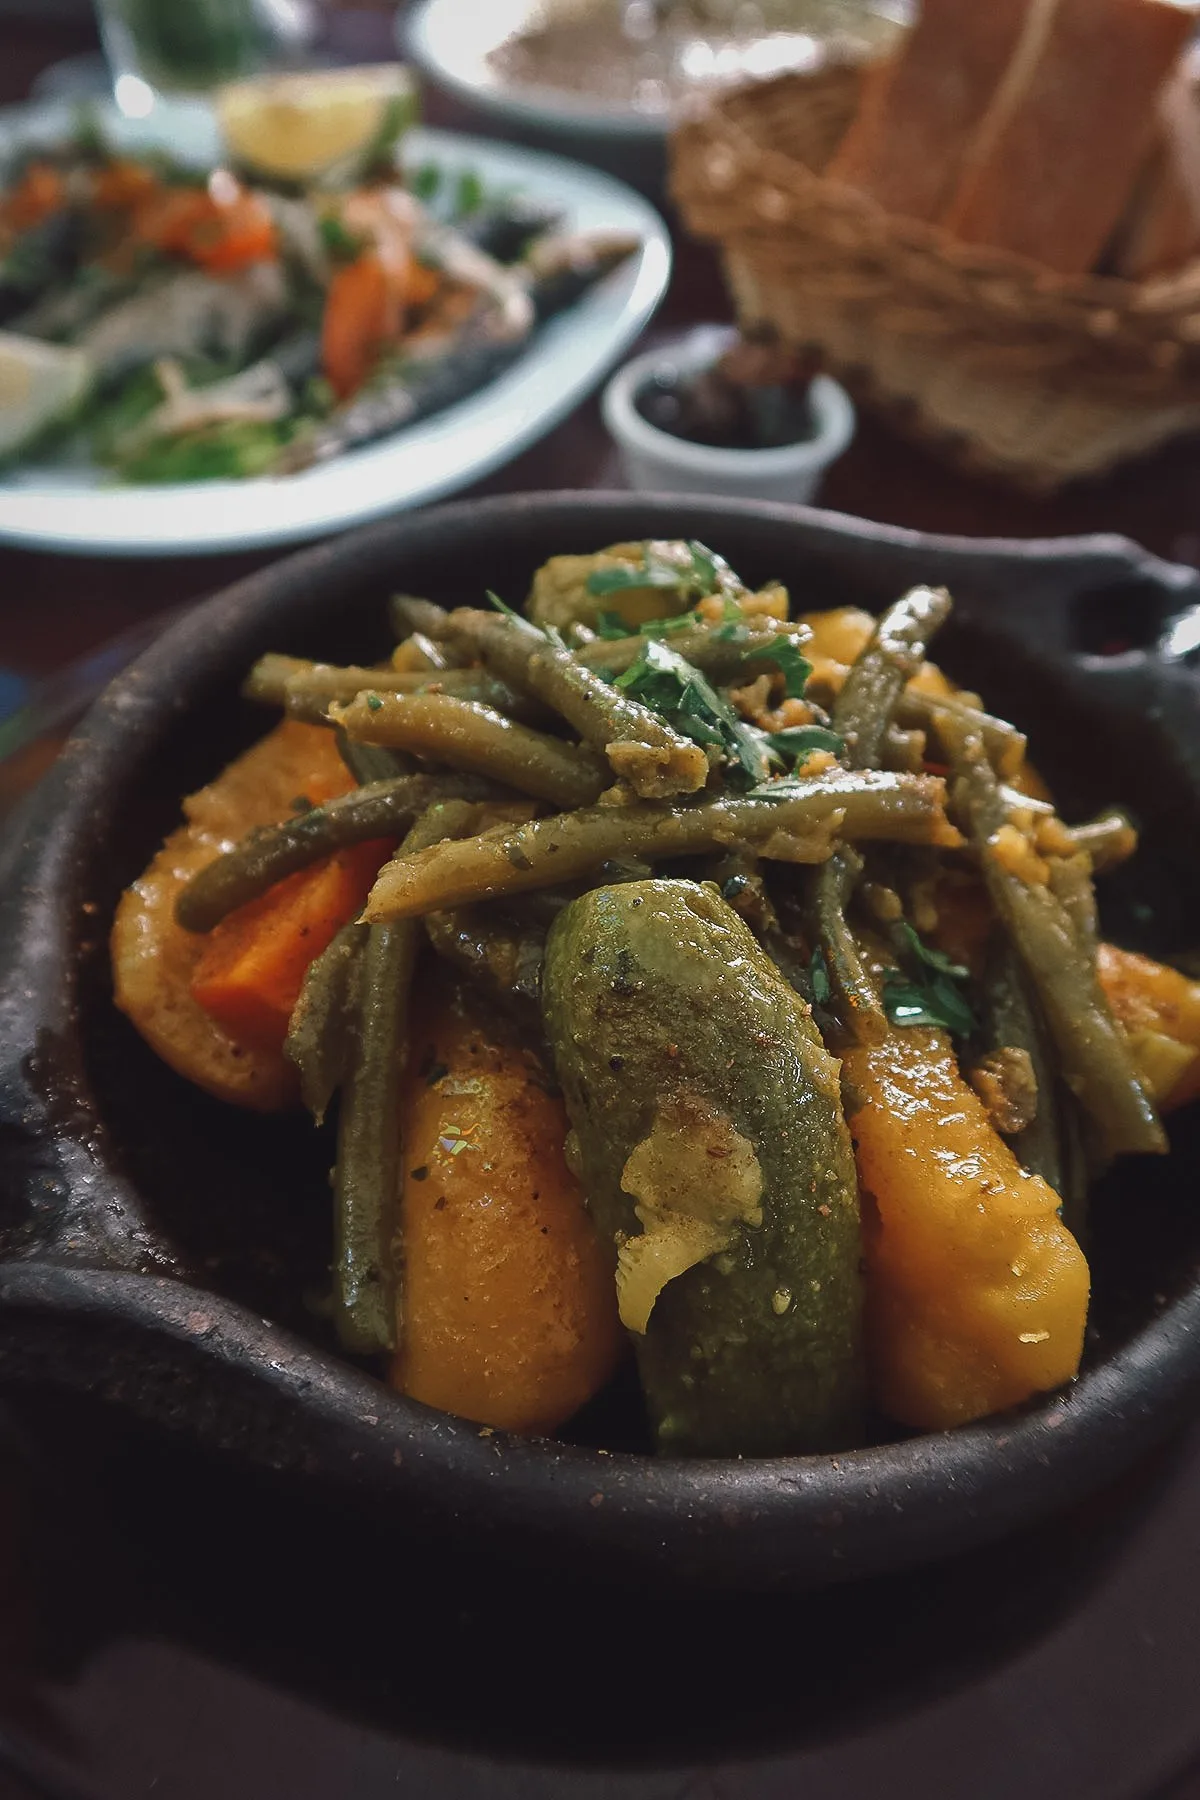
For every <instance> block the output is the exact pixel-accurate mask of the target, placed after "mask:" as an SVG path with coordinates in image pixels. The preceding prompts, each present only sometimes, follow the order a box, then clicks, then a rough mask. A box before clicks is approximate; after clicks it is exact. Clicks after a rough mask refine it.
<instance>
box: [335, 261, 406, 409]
mask: <svg viewBox="0 0 1200 1800" xmlns="http://www.w3.org/2000/svg"><path fill="white" fill-rule="evenodd" d="M402 318H403V301H402V297H401V294H400V291H399V287H398V285H397V283H396V282H395V280H394V279H393V277H392V273H391V271H390V270H389V269H388V267H387V265H386V264H385V262H384V260H383V258H382V257H381V256H379V255H378V254H377V253H376V252H375V251H373V250H367V251H364V252H363V254H362V255H361V256H360V257H358V258H357V260H356V261H354V262H352V263H348V264H347V265H346V267H345V268H344V269H339V270H338V272H337V274H336V275H335V276H334V278H333V280H332V281H331V282H330V284H329V293H328V296H327V298H326V301H325V317H324V320H323V322H322V326H321V364H322V367H323V368H324V370H325V374H326V376H327V377H328V379H329V382H330V384H331V385H332V387H333V390H334V392H335V393H336V394H337V396H338V398H339V400H345V399H348V398H349V396H350V395H351V394H354V393H356V392H357V391H358V389H359V388H360V387H361V386H362V384H363V382H364V381H365V380H366V379H367V376H368V375H369V374H370V373H371V371H372V369H373V368H374V366H375V363H376V361H377V359H378V357H379V352H380V351H381V350H382V349H383V347H384V345H385V344H387V343H389V342H390V341H391V340H392V339H394V338H396V337H397V336H398V335H399V332H400V325H401V321H402Z"/></svg>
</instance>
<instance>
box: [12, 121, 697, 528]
mask: <svg viewBox="0 0 1200 1800" xmlns="http://www.w3.org/2000/svg"><path fill="white" fill-rule="evenodd" d="M100 117H101V120H102V123H103V125H104V128H105V130H106V131H108V132H109V133H110V134H111V136H112V137H113V138H114V139H115V140H116V141H118V142H119V143H121V144H123V145H126V146H130V147H132V146H134V145H136V146H139V147H146V146H147V145H150V144H153V143H155V142H161V141H162V139H163V137H164V136H166V135H169V137H170V141H171V147H172V150H173V151H174V152H175V154H176V155H179V156H182V157H184V158H186V159H187V160H188V161H195V162H198V163H204V162H209V161H212V160H213V159H214V157H215V156H216V153H217V134H216V129H215V124H214V121H213V118H212V115H211V113H210V111H209V110H208V108H207V106H205V105H204V104H203V103H202V102H198V101H196V102H188V103H180V104H172V105H170V106H169V107H166V106H164V107H163V108H162V109H161V110H156V112H155V114H153V115H152V116H151V118H149V119H144V120H136V121H134V120H126V119H122V118H121V117H120V116H119V114H118V113H117V112H116V110H115V108H107V107H105V108H101V109H100ZM70 121H71V113H70V110H69V108H66V107H61V106H60V107H53V106H48V107H40V108H23V109H14V110H12V111H9V112H7V113H5V114H3V115H0V156H2V155H3V154H5V153H6V152H8V151H9V150H10V149H11V148H12V146H13V144H14V143H15V142H17V141H20V140H22V139H25V138H28V137H36V138H40V139H47V140H53V138H54V137H55V136H56V135H59V134H62V133H63V132H64V131H65V130H67V129H68V127H69V125H70ZM404 154H405V158H406V160H407V161H409V162H410V163H412V164H414V165H415V164H419V163H422V162H425V161H427V160H433V161H436V162H438V163H441V164H443V165H444V166H445V167H447V168H448V169H450V170H452V171H457V170H465V169H472V170H474V171H476V172H477V173H478V174H479V175H480V176H481V177H482V178H483V179H484V181H485V182H486V183H487V185H488V186H489V187H491V186H495V187H515V188H519V189H520V190H521V191H522V192H524V193H527V194H529V195H530V196H531V197H532V198H534V199H538V200H546V201H555V202H558V203H560V204H561V205H562V206H563V207H564V208H565V210H566V219H565V222H564V228H565V229H566V230H568V231H591V230H615V231H626V232H632V233H635V234H636V235H637V236H639V237H640V238H641V240H642V249H641V251H640V253H639V254H638V255H637V256H636V257H634V258H631V260H630V261H629V262H628V263H627V264H626V265H625V266H624V267H623V268H621V269H619V270H617V271H616V272H615V273H614V274H613V275H611V276H610V277H608V278H607V279H606V280H605V281H603V282H601V283H600V284H599V285H598V286H596V287H595V288H593V289H592V290H591V291H590V292H589V293H588V294H586V295H585V296H584V297H583V299H582V300H581V301H579V302H578V304H577V305H575V306H573V307H571V308H570V309H569V311H567V312H565V313H562V314H560V315H559V317H558V318H556V319H553V320H551V321H550V323H549V324H547V325H546V326H545V327H543V328H542V329H541V330H539V331H538V333H537V334H536V336H535V337H534V338H533V339H532V340H531V342H530V345H529V348H528V349H527V350H526V351H525V352H524V354H523V355H522V356H521V357H520V358H519V360H518V361H517V362H515V363H514V364H513V365H512V367H511V368H510V369H508V370H507V371H506V372H505V373H504V374H502V375H500V376H498V377H497V378H496V379H495V380H493V381H491V382H489V383H488V384H487V385H486V386H485V387H482V388H480V389H479V390H478V391H477V392H476V393H474V394H471V395H469V396H468V398H467V399H465V400H462V401H459V402H458V403H457V404H456V405H454V406H449V407H447V408H446V409H445V410H444V411H442V412H439V413H435V414H433V415H432V416H431V417H430V418H428V419H424V420H421V421H420V422H419V423H417V424H414V425H411V426H409V427H407V428H406V429H405V430H403V431H401V432H398V433H397V434H396V435H395V436H394V437H392V438H387V439H384V440H383V441H381V442H380V443H378V444H372V445H370V446H368V447H366V448H364V449H362V450H357V451H353V452H349V453H347V454H346V455H344V456H340V457H338V458H337V459H336V460H334V461H332V462H330V463H328V464H325V465H324V466H322V467H320V468H314V469H308V470H305V471H304V472H303V473H302V474H298V475H291V476H287V477H283V478H279V479H268V478H264V479H260V480H252V481H238V482H234V481H219V482H196V483H191V484H188V485H172V486H162V487H133V486H125V487H118V486H114V485H111V484H109V483H104V482H103V481H102V478H101V477H100V475H99V474H98V473H97V472H96V471H94V470H92V469H91V468H88V467H81V468H78V469H75V468H71V469H66V468H62V467H52V466H50V465H36V464H33V465H28V466H25V467H22V468H21V469H19V470H13V471H12V472H10V473H8V474H6V475H5V476H3V477H0V541H7V542H8V543H10V544H19V545H23V546H25V547H28V548H37V549H46V550H58V551H68V552H72V553H88V554H93V555H95V554H99V555H124V556H164V555H185V554H186V555H196V554H207V553H210V552H218V551H229V550H249V549H256V548H261V547H264V546H269V545H275V544H290V543H297V542H300V541H302V540H304V539H306V538H314V537H319V536H322V535H324V534H326V533H328V532H331V531H338V530H341V529H342V528H344V527H345V526H348V525H357V524H360V523H362V522H363V521H365V520H367V519H374V518H378V517H380V516H381V515H382V514H384V513H389V512H395V511H398V510H400V509H402V508H404V507H409V506H418V505H422V504H423V503H424V502H426V501H428V500H434V499H437V498H439V497H440V496H442V495H445V494H449V493H453V492H454V491H455V490H456V489H458V488H461V487H465V486H466V485H468V484H469V483H470V482H472V481H476V480H478V479H479V478H480V477H481V476H483V475H486V474H488V473H489V472H490V471H491V470H493V469H496V468H498V467H499V466H500V465H501V464H502V463H505V462H507V461H509V460H510V458H512V457H514V456H516V455H517V453H518V452H519V451H521V450H523V449H525V448H526V446H528V445H529V444H532V443H535V442H536V441H537V439H538V438H540V437H542V436H544V435H545V433H546V432H548V431H550V430H551V429H552V427H553V426H555V425H557V424H558V422H559V421H560V420H561V419H563V418H565V417H566V415H567V414H568V413H569V412H570V411H571V410H572V409H573V408H574V407H575V406H577V405H578V404H579V402H580V401H581V400H582V399H584V398H585V397H586V395H588V394H589V393H590V392H591V391H592V389H593V388H594V387H596V385H597V384H598V383H599V381H600V380H601V379H602V378H603V376H604V375H605V374H606V373H607V371H608V370H609V369H610V368H611V367H612V365H613V364H614V363H615V362H616V361H617V360H618V359H619V357H620V356H621V354H622V352H623V351H624V350H626V349H627V348H628V346H629V345H630V344H631V343H632V342H633V341H634V339H635V338H636V337H637V336H638V334H639V332H640V331H641V330H642V328H643V327H644V325H645V324H646V322H647V320H648V319H649V318H650V316H651V315H652V313H653V312H654V310H655V308H656V307H657V306H658V303H659V301H660V300H661V299H662V297H663V294H664V293H665V291H666V287H667V282H668V279H669V276H670V270H671V247H670V238H669V236H668V234H667V230H666V227H665V225H664V224H663V222H662V220H661V219H660V218H659V216H658V214H657V213H656V212H655V211H654V210H653V209H652V208H651V207H650V206H648V205H647V204H646V202H645V201H644V200H642V199H640V198H639V197H638V195H636V194H634V193H632V192H631V191H630V190H629V189H628V188H626V187H622V186H621V185H620V184H619V183H618V182H615V181H613V180H610V179H609V178H608V177H606V176H604V175H601V174H598V173H596V172H595V171H594V170H591V169H585V168H581V167H579V166H577V165H576V164H574V163H571V162H566V161H563V160H562V159H560V158H557V157H550V156H544V155H542V154H539V153H537V152H534V151H528V150H520V149H513V148H510V147H509V146H507V145H501V144H494V143H491V142H490V141H488V140H487V139H483V138H471V137H462V136H459V135H458V134H456V133H452V132H444V131H427V130H417V131H414V132H412V133H411V134H410V135H409V137H407V138H406V140H405V148H404Z"/></svg>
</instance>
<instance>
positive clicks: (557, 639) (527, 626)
mask: <svg viewBox="0 0 1200 1800" xmlns="http://www.w3.org/2000/svg"><path fill="white" fill-rule="evenodd" d="M486 591H487V597H488V599H489V600H490V601H491V603H492V605H493V606H494V607H495V608H496V611H497V612H501V613H503V614H504V616H505V618H506V619H511V620H512V621H513V623H514V625H519V626H520V627H521V630H522V631H532V632H536V634H537V636H538V637H543V638H547V639H548V640H549V641H550V643H552V644H553V645H554V646H555V648H556V649H558V650H565V649H567V647H568V646H567V640H566V639H565V638H564V636H563V634H562V632H561V631H560V630H559V629H558V626H557V625H535V624H534V622H533V620H532V619H527V618H526V617H525V614H524V613H519V612H518V611H517V609H516V607H515V606H510V605H509V604H508V601H507V600H502V599H501V598H500V596H499V594H494V593H493V592H492V590H491V588H488V589H487V590H486Z"/></svg>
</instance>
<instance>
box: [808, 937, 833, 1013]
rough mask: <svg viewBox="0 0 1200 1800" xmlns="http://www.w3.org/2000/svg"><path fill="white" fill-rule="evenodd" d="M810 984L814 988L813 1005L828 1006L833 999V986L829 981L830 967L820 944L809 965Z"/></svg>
mask: <svg viewBox="0 0 1200 1800" xmlns="http://www.w3.org/2000/svg"><path fill="white" fill-rule="evenodd" d="M808 984H809V986H810V987H811V988H812V997H813V1004H814V1005H815V1006H828V1005H829V1002H830V1001H831V1000H832V999H833V984H832V983H831V982H830V979H829V965H828V963H827V962H826V961H825V952H824V950H822V948H821V946H820V944H818V945H817V947H816V949H815V950H814V951H813V953H812V961H811V962H810V963H809V965H808Z"/></svg>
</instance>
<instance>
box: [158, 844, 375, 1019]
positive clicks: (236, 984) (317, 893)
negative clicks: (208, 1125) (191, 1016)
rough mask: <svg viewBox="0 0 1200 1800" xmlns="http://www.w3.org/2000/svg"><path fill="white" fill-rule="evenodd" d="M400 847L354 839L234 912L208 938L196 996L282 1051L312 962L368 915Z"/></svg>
mask: <svg viewBox="0 0 1200 1800" xmlns="http://www.w3.org/2000/svg"><path fill="white" fill-rule="evenodd" d="M393 848H394V846H393V844H392V843H391V842H390V841H389V840H384V839H373V840H371V841H370V842H368V843H365V844H354V845H352V846H351V847H350V848H348V849H345V850H339V851H337V852H336V853H335V854H334V855H332V856H327V857H325V858H323V859H322V860H321V861H320V862H318V863H314V864H313V865H312V866H311V867H310V868H307V869H300V870H298V871H297V872H296V873H295V874H294V875H289V876H287V877H286V879H285V880H283V881H280V882H277V883H276V885H275V886H274V887H273V888H270V889H269V890H268V891H267V892H266V893H265V894H263V895H261V896H260V897H259V898H258V899H257V900H251V901H250V902H249V903H248V904H247V905H246V906H241V907H239V908H238V909H237V910H236V911H235V912H232V913H230V914H229V915H228V916H227V917H226V918H224V919H222V921H221V923H220V924H219V925H218V926H216V927H215V929H214V930H213V931H211V932H210V933H209V935H208V941H207V943H206V944H205V947H204V950H203V951H202V953H201V956H200V960H199V961H198V962H197V964H196V968H195V972H194V974H193V976H192V983H191V992H192V998H193V999H194V1000H195V1001H196V1002H197V1004H198V1005H200V1006H202V1007H203V1008H204V1010H205V1012H207V1013H208V1014H209V1015H210V1017H212V1018H214V1019H216V1020H217V1021H218V1023H220V1024H221V1025H223V1026H224V1027H225V1029H226V1030H227V1031H228V1032H230V1033H231V1035H232V1036H233V1037H235V1038H236V1039H237V1040H238V1041H239V1042H240V1043H245V1044H250V1045H254V1046H256V1047H261V1048H272V1049H281V1048H282V1046H283V1041H284V1039H285V1037H286V1036H287V1030H288V1022H289V1020H290V1019H291V1016H292V1011H293V1008H294V1007H295V1004H296V1001H297V1000H298V998H299V996H300V989H301V987H302V986H303V983H304V977H305V975H306V974H307V972H308V968H309V964H310V963H312V962H314V961H315V960H316V958H317V957H318V956H319V955H320V954H321V952H322V951H323V950H325V949H327V948H328V946H329V944H330V943H331V942H332V940H333V938H334V935H335V934H336V933H337V932H338V931H339V930H340V929H341V927H342V926H343V925H345V924H347V923H348V922H349V921H350V920H351V919H353V918H355V917H356V916H357V914H358V913H359V912H361V910H362V907H363V904H364V902H365V900H366V898H367V895H368V893H369V892H370V890H371V884H372V882H373V881H374V879H375V876H376V874H377V873H378V871H379V867H380V864H381V863H382V862H384V861H385V860H386V858H387V857H388V856H390V855H391V852H392V850H393Z"/></svg>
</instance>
